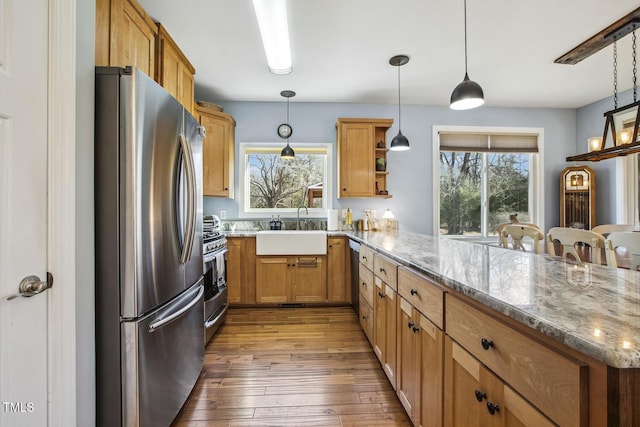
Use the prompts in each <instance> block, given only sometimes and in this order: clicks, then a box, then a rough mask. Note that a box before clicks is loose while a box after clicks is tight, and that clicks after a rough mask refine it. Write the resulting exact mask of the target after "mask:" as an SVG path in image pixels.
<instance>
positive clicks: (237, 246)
mask: <svg viewBox="0 0 640 427" xmlns="http://www.w3.org/2000/svg"><path fill="white" fill-rule="evenodd" d="M227 249H228V250H229V253H228V254H227V294H228V299H229V303H230V304H255V302H256V239H255V237H230V238H228V239H227Z"/></svg>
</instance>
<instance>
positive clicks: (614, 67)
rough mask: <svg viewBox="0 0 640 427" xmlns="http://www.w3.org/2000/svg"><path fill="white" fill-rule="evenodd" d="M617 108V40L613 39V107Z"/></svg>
mask: <svg viewBox="0 0 640 427" xmlns="http://www.w3.org/2000/svg"><path fill="white" fill-rule="evenodd" d="M617 108H618V40H617V39H616V38H614V39H613V109H614V110H615V109H617Z"/></svg>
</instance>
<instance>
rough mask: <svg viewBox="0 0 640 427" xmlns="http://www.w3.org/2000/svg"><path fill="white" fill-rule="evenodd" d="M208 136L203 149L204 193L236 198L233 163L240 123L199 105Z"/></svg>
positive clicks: (198, 109) (205, 138)
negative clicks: (236, 128)
mask: <svg viewBox="0 0 640 427" xmlns="http://www.w3.org/2000/svg"><path fill="white" fill-rule="evenodd" d="M196 111H197V112H198V115H199V117H200V124H201V125H202V126H204V127H205V129H206V131H207V133H206V136H205V137H204V142H203V147H202V182H203V188H202V193H203V195H205V196H214V197H229V198H233V162H234V146H235V127H236V122H235V120H233V117H231V116H230V115H229V114H226V113H223V112H221V111H215V110H213V109H211V108H207V107H203V106H201V105H196Z"/></svg>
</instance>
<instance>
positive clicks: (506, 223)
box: [496, 222, 544, 248]
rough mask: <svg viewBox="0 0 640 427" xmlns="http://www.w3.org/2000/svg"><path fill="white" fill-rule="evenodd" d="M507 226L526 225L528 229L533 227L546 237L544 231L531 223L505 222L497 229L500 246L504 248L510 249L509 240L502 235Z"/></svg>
mask: <svg viewBox="0 0 640 427" xmlns="http://www.w3.org/2000/svg"><path fill="white" fill-rule="evenodd" d="M507 225H525V226H528V227H533V228H535V229H537V230H538V231H540V232H541V233H542V234H543V235H544V233H543V231H542V229H541V228H540V227H538V226H537V225H536V224H533V223H531V222H505V223H502V224H498V226H497V227H496V234H497V235H498V246H502V247H503V248H508V245H507V240H506V239H505V238H504V237H503V235H502V230H504V228H505V227H506V226H507Z"/></svg>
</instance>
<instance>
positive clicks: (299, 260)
mask: <svg viewBox="0 0 640 427" xmlns="http://www.w3.org/2000/svg"><path fill="white" fill-rule="evenodd" d="M326 301H327V265H326V256H295V257H282V256H275V257H263V256H259V257H257V259H256V302H257V303H287V302H326Z"/></svg>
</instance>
